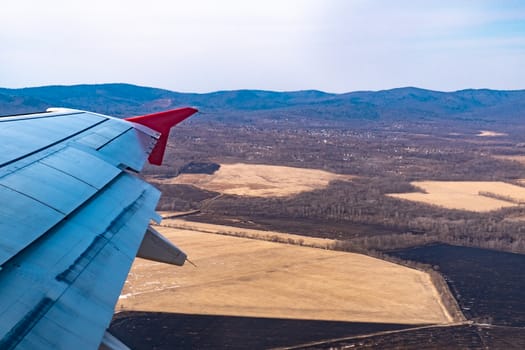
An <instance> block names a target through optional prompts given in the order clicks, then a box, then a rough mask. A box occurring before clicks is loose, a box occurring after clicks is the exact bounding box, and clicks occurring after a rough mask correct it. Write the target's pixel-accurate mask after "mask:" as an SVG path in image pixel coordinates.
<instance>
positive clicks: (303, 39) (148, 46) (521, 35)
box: [0, 0, 525, 92]
mask: <svg viewBox="0 0 525 350" xmlns="http://www.w3.org/2000/svg"><path fill="white" fill-rule="evenodd" d="M110 82H123V83H131V84H137V85H144V86H152V87H159V88H165V89H169V90H174V91H183V92H210V91H216V90H233V89H265V90H278V91H282V90H305V89H318V90H323V91H328V92H347V91H355V90H382V89H389V88H395V87H402V86H417V87H421V88H427V89H434V90H442V91H452V90H459V89H465V88H491V89H524V88H525V1H522V0H515V1H513V0H395V1H394V0H186V1H179V0H148V1H145V0H142V1H138V0H89V1H84V0H46V1H39V0H33V1H31V0H3V1H2V5H1V7H0V86H1V87H10V88H17V87H27V86H40V85H50V84H61V85H62V84H63V85H71V84H83V83H86V84H92V83H110Z"/></svg>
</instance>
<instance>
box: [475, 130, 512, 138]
mask: <svg viewBox="0 0 525 350" xmlns="http://www.w3.org/2000/svg"><path fill="white" fill-rule="evenodd" d="M476 136H482V137H495V136H507V134H504V133H502V132H496V131H490V130H481V131H480V132H479V134H478V135H476Z"/></svg>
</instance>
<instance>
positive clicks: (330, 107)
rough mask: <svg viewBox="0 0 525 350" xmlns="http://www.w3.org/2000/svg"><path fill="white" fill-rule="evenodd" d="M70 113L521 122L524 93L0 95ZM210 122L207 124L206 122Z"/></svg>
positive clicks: (1, 103) (1, 110)
mask: <svg viewBox="0 0 525 350" xmlns="http://www.w3.org/2000/svg"><path fill="white" fill-rule="evenodd" d="M57 106H58V107H69V108H77V109H84V110H90V111H96V112H99V113H103V114H109V115H116V116H121V117H126V116H132V115H139V114H145V113H151V112H156V111H160V110H165V109H170V108H176V107H179V106H194V107H197V108H199V110H200V111H202V112H203V115H204V116H205V115H206V113H208V114H209V116H208V117H206V118H213V117H214V116H217V118H220V119H222V118H226V119H227V122H230V123H235V122H246V121H247V120H251V121H253V120H257V119H280V118H288V119H291V120H293V119H294V118H300V119H309V120H316V119H320V120H339V121H344V120H355V119H375V120H382V119H385V120H413V119H425V120H434V119H436V120H441V119H459V120H479V121H498V120H516V121H517V120H522V119H524V118H525V90H514V91H501V90H488V89H480V90H474V89H469V90H461V91H455V92H440V91H431V90H424V89H419V88H414V87H405V88H397V89H391V90H383V91H357V92H349V93H344V94H331V93H325V92H322V91H316V90H306V91H292V92H275V91H263V90H234V91H217V92H212V93H205V94H197V93H180V92H174V91H169V90H162V89H156V88H150V87H142V86H135V85H129V84H100V85H74V86H42V87H33V88H24V89H7V88H0V115H8V114H14V113H26V112H35V111H42V110H45V109H46V108H48V107H57ZM206 118H205V119H206Z"/></svg>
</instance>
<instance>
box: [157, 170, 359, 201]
mask: <svg viewBox="0 0 525 350" xmlns="http://www.w3.org/2000/svg"><path fill="white" fill-rule="evenodd" d="M350 179H352V176H349V175H338V174H334V173H330V172H327V171H323V170H316V169H305V168H295V167H287V166H276V165H263V164H242V163H237V164H221V166H220V168H219V170H217V171H216V172H215V173H214V174H181V175H179V176H177V177H175V178H172V179H162V180H159V179H151V181H153V182H157V183H162V184H185V185H194V186H197V187H200V188H202V189H205V190H209V191H215V192H220V193H225V194H235V195H240V196H253V197H283V196H290V195H294V194H297V193H301V192H306V191H312V190H315V189H318V188H324V187H326V186H328V184H329V183H330V181H333V180H350Z"/></svg>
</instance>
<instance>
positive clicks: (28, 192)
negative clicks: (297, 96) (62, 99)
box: [0, 108, 197, 349]
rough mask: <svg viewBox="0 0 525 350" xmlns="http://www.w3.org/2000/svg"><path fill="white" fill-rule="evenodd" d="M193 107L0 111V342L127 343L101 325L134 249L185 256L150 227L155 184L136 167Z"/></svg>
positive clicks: (157, 156) (161, 257)
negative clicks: (122, 112)
mask: <svg viewBox="0 0 525 350" xmlns="http://www.w3.org/2000/svg"><path fill="white" fill-rule="evenodd" d="M196 111H197V110H195V109H193V108H182V109H178V110H173V111H167V112H162V113H157V114H152V115H147V116H141V117H134V118H129V119H127V120H121V119H116V118H111V117H108V116H104V115H100V114H95V113H89V112H84V111H77V110H70V109H49V110H48V111H47V112H45V113H38V114H29V115H20V116H11V117H4V118H0V349H98V348H99V347H100V348H109V349H117V348H125V346H124V345H123V344H122V343H120V342H119V341H118V340H117V339H115V338H114V337H112V336H111V335H110V334H109V333H107V332H106V329H107V327H108V326H109V323H110V321H111V318H112V316H113V311H114V306H115V304H116V302H117V300H118V297H119V295H120V292H121V289H122V287H123V285H124V282H125V280H126V277H127V274H128V271H129V269H130V268H131V264H132V263H133V260H134V258H135V256H143V257H145V258H149V259H154V260H158V261H164V262H167V263H172V264H176V265H182V264H183V263H184V261H185V259H186V255H185V254H184V253H183V252H181V251H180V250H179V249H178V248H177V247H175V246H173V245H172V244H171V243H170V242H169V241H168V240H166V239H164V238H163V237H162V236H160V234H159V233H158V232H156V231H155V230H154V229H153V228H151V227H148V225H149V222H150V220H152V219H153V220H155V221H160V217H159V216H158V214H156V213H155V207H156V205H157V202H158V200H159V197H160V192H159V191H158V190H157V189H155V188H154V187H153V186H151V185H149V184H148V183H146V182H144V181H142V180H141V179H139V178H138V177H137V176H135V174H136V173H137V172H139V171H141V170H142V168H143V166H144V164H145V162H146V161H147V160H148V158H149V161H150V162H151V163H153V164H160V163H161V162H162V158H163V155H164V149H165V146H166V143H167V138H168V134H169V130H170V128H171V127H172V126H174V125H175V124H177V123H179V122H181V121H182V120H184V119H186V118H187V117H189V116H190V115H192V114H193V113H195V112H196ZM137 254H138V255H137Z"/></svg>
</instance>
